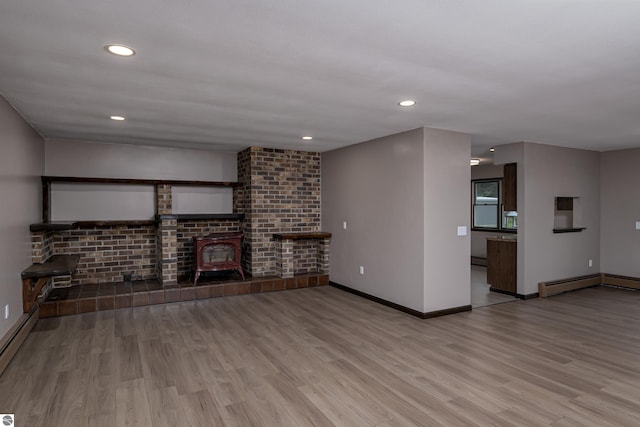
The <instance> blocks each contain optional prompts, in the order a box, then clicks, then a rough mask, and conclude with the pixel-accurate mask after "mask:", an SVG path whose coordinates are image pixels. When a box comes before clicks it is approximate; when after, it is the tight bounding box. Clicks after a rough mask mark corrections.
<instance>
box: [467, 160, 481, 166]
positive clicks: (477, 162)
mask: <svg viewBox="0 0 640 427" xmlns="http://www.w3.org/2000/svg"><path fill="white" fill-rule="evenodd" d="M469 163H471V166H478V165H479V164H480V159H471V160H470V161H469Z"/></svg>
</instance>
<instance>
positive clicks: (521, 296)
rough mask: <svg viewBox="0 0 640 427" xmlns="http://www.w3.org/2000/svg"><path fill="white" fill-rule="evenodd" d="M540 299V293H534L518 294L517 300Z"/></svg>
mask: <svg viewBox="0 0 640 427" xmlns="http://www.w3.org/2000/svg"><path fill="white" fill-rule="evenodd" d="M538 297H540V293H539V292H534V293H532V294H516V298H520V299H521V300H528V299H534V298H538Z"/></svg>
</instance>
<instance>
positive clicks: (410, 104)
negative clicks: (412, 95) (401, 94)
mask: <svg viewBox="0 0 640 427" xmlns="http://www.w3.org/2000/svg"><path fill="white" fill-rule="evenodd" d="M398 105H399V106H401V107H413V106H414V105H416V101H414V100H413V99H405V100H404V101H400V102H398Z"/></svg>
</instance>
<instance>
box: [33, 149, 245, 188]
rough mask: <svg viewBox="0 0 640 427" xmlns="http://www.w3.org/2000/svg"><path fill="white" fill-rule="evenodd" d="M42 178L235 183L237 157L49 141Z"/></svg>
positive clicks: (228, 154)
mask: <svg viewBox="0 0 640 427" xmlns="http://www.w3.org/2000/svg"><path fill="white" fill-rule="evenodd" d="M45 158H46V164H45V174H46V175H53V176H82V177H98V178H135V179H182V180H196V181H237V177H238V173H237V169H238V168H237V164H236V162H237V159H236V153H232V152H220V151H206V150H183V149H179V148H167V147H150V146H142V145H125V144H106V143H97V142H83V141H68V140H60V139H49V140H47V141H46V144H45Z"/></svg>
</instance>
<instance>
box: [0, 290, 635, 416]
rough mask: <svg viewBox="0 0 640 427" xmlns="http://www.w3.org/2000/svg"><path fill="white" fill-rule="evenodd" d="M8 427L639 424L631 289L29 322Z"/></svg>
mask: <svg viewBox="0 0 640 427" xmlns="http://www.w3.org/2000/svg"><path fill="white" fill-rule="evenodd" d="M0 412H2V413H7V412H8V413H15V414H16V425H24V426H26V425H29V426H47V427H57V426H61V427H62V426H64V427H72V426H296V427H303V426H378V427H383V426H432V425H433V426H440V425H441V426H488V425H491V426H512V425H513V426H555V427H562V426H598V427H602V426H638V425H640V292H634V291H628V290H621V289H614V288H604V287H599V288H591V289H585V290H581V291H577V292H572V293H569V294H565V295H560V296H556V297H552V298H546V299H535V300H528V301H517V302H512V303H506V304H499V305H493V306H489V307H484V308H480V309H474V310H473V311H472V312H466V313H460V314H455V315H450V316H446V317H440V318H434V319H427V320H421V319H417V318H414V317H411V316H409V315H406V314H404V313H401V312H398V311H395V310H392V309H390V308H387V307H384V306H382V305H379V304H376V303H373V302H370V301H368V300H365V299H362V298H359V297H357V296H354V295H351V294H349V293H346V292H343V291H341V290H338V289H335V288H332V287H321V288H310V289H302V290H295V291H287V292H278V293H270V294H257V295H246V296H238V297H229V298H220V299H210V300H200V301H192V302H184V303H175V304H166V305H158V306H149V307H138V308H131V309H121V310H116V311H107V312H98V313H88V314H82V315H75V316H67V317H59V318H50V319H43V320H40V321H39V323H38V325H37V326H36V328H35V329H34V331H33V332H32V333H31V335H30V336H29V337H28V339H27V341H26V342H25V344H24V345H23V347H22V348H21V349H20V351H19V352H18V354H17V356H16V358H15V359H14V360H13V362H12V363H11V364H10V365H9V367H8V368H7V370H6V371H5V373H4V374H3V375H2V377H0Z"/></svg>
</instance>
